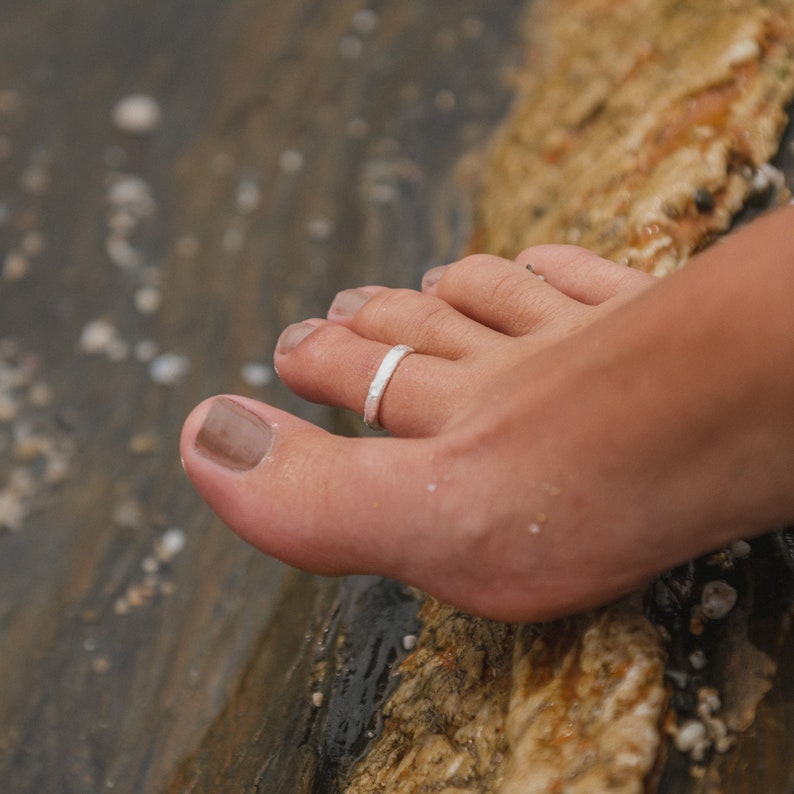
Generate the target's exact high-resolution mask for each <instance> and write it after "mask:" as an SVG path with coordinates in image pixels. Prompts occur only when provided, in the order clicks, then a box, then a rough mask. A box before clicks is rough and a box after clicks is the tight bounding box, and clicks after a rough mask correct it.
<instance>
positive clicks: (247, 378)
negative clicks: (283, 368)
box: [240, 361, 275, 388]
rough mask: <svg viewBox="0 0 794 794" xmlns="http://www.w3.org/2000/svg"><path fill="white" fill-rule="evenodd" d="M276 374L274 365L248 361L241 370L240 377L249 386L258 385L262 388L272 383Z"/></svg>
mask: <svg viewBox="0 0 794 794" xmlns="http://www.w3.org/2000/svg"><path fill="white" fill-rule="evenodd" d="M274 375H275V373H274V370H273V367H271V366H270V365H268V364H260V363H258V362H256V361H248V362H246V363H245V364H243V366H242V369H241V370H240V377H241V378H242V379H243V381H244V382H245V383H247V384H248V385H249V386H258V387H260V388H261V387H263V386H267V385H268V384H269V383H271V382H272V381H273V377H274Z"/></svg>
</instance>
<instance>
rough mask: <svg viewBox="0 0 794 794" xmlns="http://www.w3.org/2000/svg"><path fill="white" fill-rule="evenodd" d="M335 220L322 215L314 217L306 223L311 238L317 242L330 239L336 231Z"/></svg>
mask: <svg viewBox="0 0 794 794" xmlns="http://www.w3.org/2000/svg"><path fill="white" fill-rule="evenodd" d="M334 230H335V226H334V222H333V221H332V220H331V219H330V218H325V217H322V216H319V217H316V218H312V219H311V220H310V221H309V222H308V223H307V224H306V231H307V232H308V234H309V239H310V240H311V241H312V242H315V243H322V242H325V241H327V240H329V239H330V238H331V237H332V236H333V233H334Z"/></svg>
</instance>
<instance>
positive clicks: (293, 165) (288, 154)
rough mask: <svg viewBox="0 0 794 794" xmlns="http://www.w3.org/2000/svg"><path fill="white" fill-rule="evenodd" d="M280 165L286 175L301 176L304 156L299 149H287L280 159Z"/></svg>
mask: <svg viewBox="0 0 794 794" xmlns="http://www.w3.org/2000/svg"><path fill="white" fill-rule="evenodd" d="M278 165H279V168H281V170H282V171H283V172H284V173H285V174H290V175H294V174H299V173H300V172H301V171H303V166H304V161H303V155H302V154H301V153H300V152H299V151H298V150H297V149H285V150H284V151H283V152H282V153H281V157H279V159H278Z"/></svg>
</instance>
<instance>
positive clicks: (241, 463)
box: [196, 397, 273, 471]
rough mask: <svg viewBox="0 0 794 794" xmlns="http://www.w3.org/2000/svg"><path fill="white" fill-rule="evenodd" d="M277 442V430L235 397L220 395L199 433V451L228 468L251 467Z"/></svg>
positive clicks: (247, 469)
mask: <svg viewBox="0 0 794 794" xmlns="http://www.w3.org/2000/svg"><path fill="white" fill-rule="evenodd" d="M272 446H273V430H272V429H271V428H270V427H269V426H268V425H266V424H265V423H264V422H263V421H262V420H261V419H260V418H259V417H258V416H255V415H254V414H252V413H251V412H250V411H247V410H246V409H245V408H243V406H242V405H239V404H238V403H236V402H233V401H232V400H228V399H226V398H225V397H218V398H217V399H216V400H215V401H214V402H213V403H212V406H211V407H210V410H209V412H208V413H207V416H206V418H205V419H204V424H203V425H202V426H201V430H199V432H198V434H197V435H196V451H197V452H198V453H199V454H200V455H202V456H203V457H205V458H209V460H211V461H214V462H215V463H217V464H219V465H220V466H223V467H224V468H225V469H232V470H233V471H249V470H250V469H253V468H254V467H255V466H257V465H258V464H259V463H260V462H261V461H262V459H263V458H264V457H265V456H266V455H267V453H268V452H269V451H270V448H271V447H272Z"/></svg>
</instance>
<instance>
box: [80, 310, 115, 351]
mask: <svg viewBox="0 0 794 794" xmlns="http://www.w3.org/2000/svg"><path fill="white" fill-rule="evenodd" d="M116 334H117V331H116V326H115V325H113V323H111V322H110V321H109V320H104V319H101V318H100V319H98V320H91V322H89V323H86V325H85V326H84V327H83V330H82V332H81V333H80V341H79V342H78V345H79V347H80V350H81V351H82V352H83V353H89V354H92V353H104V352H105V351H106V350H107V349H108V347H109V346H110V344H111V342H113V341H114V340H115V339H116V338H117V336H116Z"/></svg>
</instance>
